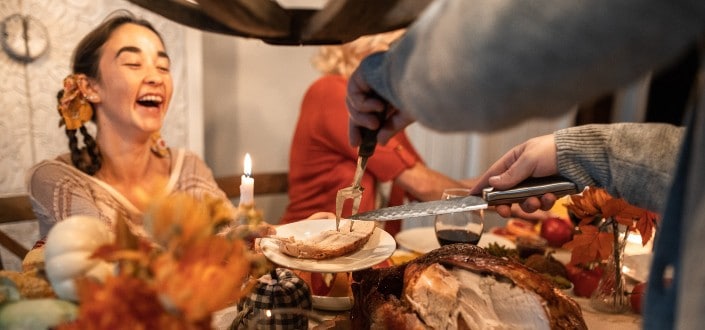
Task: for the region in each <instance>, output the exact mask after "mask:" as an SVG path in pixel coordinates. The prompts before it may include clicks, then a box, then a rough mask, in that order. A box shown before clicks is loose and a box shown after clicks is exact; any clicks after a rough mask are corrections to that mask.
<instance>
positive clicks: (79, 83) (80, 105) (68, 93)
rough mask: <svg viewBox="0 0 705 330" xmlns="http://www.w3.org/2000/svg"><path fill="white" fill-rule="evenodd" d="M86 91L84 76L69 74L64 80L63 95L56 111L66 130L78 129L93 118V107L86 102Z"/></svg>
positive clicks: (86, 85) (86, 82) (86, 84)
mask: <svg viewBox="0 0 705 330" xmlns="http://www.w3.org/2000/svg"><path fill="white" fill-rule="evenodd" d="M87 91H88V79H87V78H86V75H85V74H82V73H79V74H71V75H69V76H68V77H66V78H65V79H64V94H63V95H62V96H61V99H60V100H59V107H58V109H59V114H61V117H62V118H63V123H64V124H65V125H66V129H68V130H76V129H79V128H80V127H81V126H83V124H84V123H85V122H87V121H89V120H91V118H92V117H93V107H91V105H90V104H89V103H88V102H87V101H86V95H87Z"/></svg>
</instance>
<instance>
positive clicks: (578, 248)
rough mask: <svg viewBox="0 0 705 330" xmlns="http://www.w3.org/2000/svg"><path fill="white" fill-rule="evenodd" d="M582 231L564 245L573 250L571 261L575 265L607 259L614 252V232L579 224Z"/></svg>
mask: <svg viewBox="0 0 705 330" xmlns="http://www.w3.org/2000/svg"><path fill="white" fill-rule="evenodd" d="M579 229H580V233H578V234H575V235H574V236H573V240H572V241H570V242H568V243H566V244H564V245H563V247H564V248H566V249H569V250H572V251H571V257H570V263H571V264H573V265H579V264H582V265H587V264H589V263H592V262H595V261H600V260H604V259H607V258H608V257H609V256H610V255H611V253H612V246H613V239H614V236H612V233H608V232H601V231H600V230H599V229H598V228H597V227H596V226H593V225H584V226H579Z"/></svg>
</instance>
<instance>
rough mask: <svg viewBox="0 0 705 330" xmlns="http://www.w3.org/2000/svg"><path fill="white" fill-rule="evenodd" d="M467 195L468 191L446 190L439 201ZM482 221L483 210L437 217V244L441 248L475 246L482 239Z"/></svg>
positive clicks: (460, 189) (483, 217) (463, 189)
mask: <svg viewBox="0 0 705 330" xmlns="http://www.w3.org/2000/svg"><path fill="white" fill-rule="evenodd" d="M469 195H470V189H465V188H448V189H445V190H443V196H441V199H451V198H456V197H465V196H469ZM484 219H485V214H484V210H473V211H467V212H458V213H448V214H440V215H437V216H436V219H435V222H434V226H435V230H436V239H437V240H438V244H440V245H441V246H443V245H448V244H453V243H468V244H473V245H477V243H478V242H479V241H480V238H481V237H482V230H483V228H484Z"/></svg>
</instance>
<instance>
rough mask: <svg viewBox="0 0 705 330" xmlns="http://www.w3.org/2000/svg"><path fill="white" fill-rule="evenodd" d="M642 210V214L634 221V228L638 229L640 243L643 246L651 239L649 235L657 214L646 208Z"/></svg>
mask: <svg viewBox="0 0 705 330" xmlns="http://www.w3.org/2000/svg"><path fill="white" fill-rule="evenodd" d="M642 211H643V214H642V216H641V217H640V218H639V221H637V222H636V229H637V230H638V231H639V234H641V245H642V246H644V245H646V243H648V242H649V240H650V239H651V235H653V232H654V227H655V226H656V221H657V218H658V215H656V213H653V212H650V211H647V210H642Z"/></svg>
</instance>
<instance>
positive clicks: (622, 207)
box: [563, 187, 657, 265]
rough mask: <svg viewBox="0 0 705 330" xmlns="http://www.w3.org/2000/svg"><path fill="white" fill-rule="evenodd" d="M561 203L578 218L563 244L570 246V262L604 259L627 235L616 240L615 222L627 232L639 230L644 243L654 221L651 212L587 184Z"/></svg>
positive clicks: (655, 218)
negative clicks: (574, 231) (570, 236)
mask: <svg viewBox="0 0 705 330" xmlns="http://www.w3.org/2000/svg"><path fill="white" fill-rule="evenodd" d="M565 206H566V207H567V208H568V210H569V211H570V212H572V213H573V214H574V215H575V216H576V217H577V218H579V219H580V222H579V223H578V229H579V233H577V234H575V235H574V236H573V240H572V241H570V242H568V243H566V244H564V245H563V247H564V248H566V249H569V250H572V254H571V260H570V263H571V264H574V265H588V264H590V263H594V262H600V261H604V260H607V259H608V258H609V257H610V256H611V255H612V254H613V253H614V251H615V248H616V247H618V246H620V245H621V244H623V243H624V242H625V241H626V239H627V236H628V235H624V236H623V238H622V239H623V240H624V241H622V242H620V235H619V230H618V229H619V225H622V226H625V227H626V232H627V233H629V232H633V231H637V232H639V234H640V235H641V244H642V245H646V243H648V242H649V240H650V239H651V236H652V235H653V231H654V227H655V226H656V222H657V215H656V214H655V213H653V212H650V211H648V210H645V209H642V208H639V207H636V206H633V205H631V204H629V203H627V202H626V201H625V200H624V199H622V198H614V197H612V196H611V195H610V194H609V193H607V191H605V190H604V189H601V188H594V187H590V188H588V189H586V190H585V191H583V193H582V194H581V195H572V196H570V203H569V204H566V205H565Z"/></svg>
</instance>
